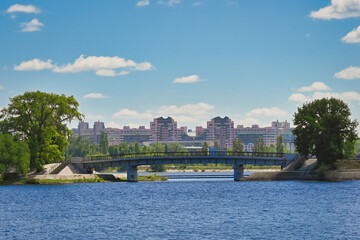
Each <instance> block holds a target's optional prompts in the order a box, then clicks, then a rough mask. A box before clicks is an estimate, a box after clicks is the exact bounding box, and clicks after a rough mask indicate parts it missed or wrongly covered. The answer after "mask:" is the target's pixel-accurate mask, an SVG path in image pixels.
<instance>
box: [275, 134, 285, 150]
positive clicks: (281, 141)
mask: <svg viewBox="0 0 360 240" xmlns="http://www.w3.org/2000/svg"><path fill="white" fill-rule="evenodd" d="M276 152H277V153H284V152H285V145H284V139H283V136H282V135H279V136H278V137H277V138H276Z"/></svg>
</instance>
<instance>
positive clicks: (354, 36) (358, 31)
mask: <svg viewBox="0 0 360 240" xmlns="http://www.w3.org/2000/svg"><path fill="white" fill-rule="evenodd" d="M341 40H342V41H343V42H346V43H360V26H358V27H357V28H354V29H353V30H352V31H351V32H349V33H348V34H346V36H345V37H343V38H342V39H341Z"/></svg>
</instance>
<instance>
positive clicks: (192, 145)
mask: <svg viewBox="0 0 360 240" xmlns="http://www.w3.org/2000/svg"><path fill="white" fill-rule="evenodd" d="M73 131H74V133H75V135H76V136H81V137H83V138H84V139H88V140H90V142H92V143H99V142H100V138H101V132H102V131H105V132H106V133H107V136H108V142H109V146H111V145H118V144H120V143H121V142H126V143H136V142H138V143H140V144H148V145H149V144H153V143H157V142H161V143H163V144H166V143H169V142H178V143H180V144H181V145H183V146H184V147H186V148H187V149H189V150H190V149H191V150H196V149H199V148H201V146H202V145H203V143H204V142H208V144H209V143H210V144H213V143H214V142H218V143H219V145H220V148H221V149H227V148H232V147H233V140H234V138H238V139H240V140H241V141H242V143H243V144H244V150H245V151H247V152H252V151H253V148H254V145H255V143H256V141H257V139H258V137H262V138H263V140H264V144H265V145H267V146H270V145H275V146H276V144H277V137H278V136H279V135H282V136H283V140H284V144H285V147H286V148H287V149H288V150H291V151H294V150H295V144H294V141H295V135H294V134H293V133H292V129H291V128H290V123H288V122H287V121H285V122H279V121H274V122H272V123H271V126H270V127H263V128H262V127H259V126H258V125H256V124H255V125H252V126H251V127H244V126H243V125H238V126H237V127H236V128H234V122H233V121H231V119H230V118H229V117H224V118H221V117H216V118H213V119H211V120H210V121H208V122H207V128H203V127H201V126H197V127H196V129H195V131H194V132H193V131H192V130H191V129H188V128H187V127H186V126H184V127H180V128H179V129H178V128H177V122H176V121H175V120H174V119H172V118H171V117H168V118H163V117H159V118H155V119H154V121H152V122H151V123H150V129H147V128H145V127H144V126H140V127H139V128H130V127H129V126H124V127H123V128H122V129H119V128H105V125H104V123H103V122H100V121H98V122H95V123H94V127H93V128H89V123H87V122H80V123H79V125H78V128H77V129H73Z"/></svg>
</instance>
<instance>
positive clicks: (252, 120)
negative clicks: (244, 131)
mask: <svg viewBox="0 0 360 240" xmlns="http://www.w3.org/2000/svg"><path fill="white" fill-rule="evenodd" d="M236 122H238V123H239V124H238V125H244V127H248V126H252V125H254V124H257V125H259V124H260V121H259V120H258V119H256V118H245V119H243V120H239V121H236Z"/></svg>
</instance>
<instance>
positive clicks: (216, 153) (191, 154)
mask: <svg viewBox="0 0 360 240" xmlns="http://www.w3.org/2000/svg"><path fill="white" fill-rule="evenodd" d="M207 156H232V157H264V158H285V154H284V153H269V152H233V151H199V152H151V153H134V154H117V155H101V156H91V157H90V160H91V161H95V160H110V159H124V158H144V157H207Z"/></svg>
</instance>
